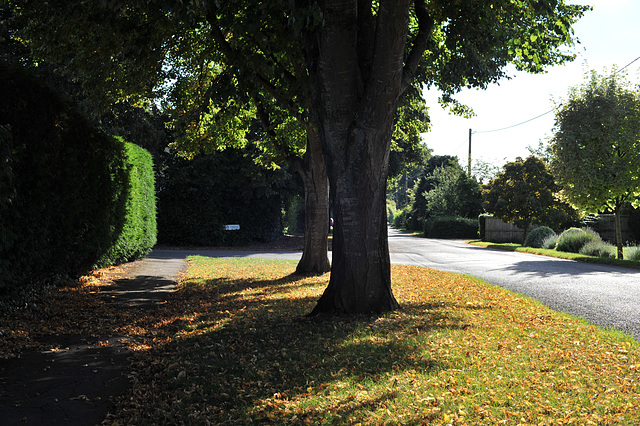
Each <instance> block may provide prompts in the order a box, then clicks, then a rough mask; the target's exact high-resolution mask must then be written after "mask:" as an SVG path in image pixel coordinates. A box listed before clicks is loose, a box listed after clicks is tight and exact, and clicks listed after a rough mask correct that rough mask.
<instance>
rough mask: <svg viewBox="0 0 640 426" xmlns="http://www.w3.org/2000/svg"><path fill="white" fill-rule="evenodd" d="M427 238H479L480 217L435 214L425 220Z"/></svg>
mask: <svg viewBox="0 0 640 426" xmlns="http://www.w3.org/2000/svg"><path fill="white" fill-rule="evenodd" d="M424 236H425V237H427V238H478V219H468V218H464V217H457V216H433V217H430V218H428V219H427V220H425V221H424Z"/></svg>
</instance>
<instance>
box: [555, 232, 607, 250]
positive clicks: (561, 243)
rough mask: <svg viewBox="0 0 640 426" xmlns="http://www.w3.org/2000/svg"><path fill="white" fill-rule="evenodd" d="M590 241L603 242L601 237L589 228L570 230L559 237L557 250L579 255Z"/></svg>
mask: <svg viewBox="0 0 640 426" xmlns="http://www.w3.org/2000/svg"><path fill="white" fill-rule="evenodd" d="M590 241H601V239H600V236H599V235H598V234H596V233H595V232H594V231H593V230H591V229H589V228H582V229H580V228H569V229H567V230H566V231H564V232H563V233H562V234H560V236H559V237H558V242H557V244H556V250H558V251H565V252H569V253H579V252H580V249H581V248H582V247H583V246H584V245H585V244H587V243H588V242H590Z"/></svg>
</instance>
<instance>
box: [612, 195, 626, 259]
mask: <svg viewBox="0 0 640 426" xmlns="http://www.w3.org/2000/svg"><path fill="white" fill-rule="evenodd" d="M621 207H622V201H618V202H617V203H616V208H615V210H614V213H615V219H616V249H617V253H618V259H623V258H624V254H623V250H622V223H621V220H620V208H621Z"/></svg>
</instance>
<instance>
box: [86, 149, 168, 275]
mask: <svg viewBox="0 0 640 426" xmlns="http://www.w3.org/2000/svg"><path fill="white" fill-rule="evenodd" d="M121 142H122V143H123V144H124V146H125V164H126V166H125V167H126V170H127V175H128V179H129V185H128V188H127V201H126V216H125V221H124V224H123V227H122V229H121V231H120V232H119V236H118V239H117V240H116V242H115V243H114V244H113V245H112V246H111V248H110V249H109V250H108V251H107V253H105V254H104V255H103V256H102V257H101V258H100V260H98V262H97V265H98V266H106V265H117V264H119V263H123V262H128V261H131V260H135V259H139V258H141V257H143V256H145V255H146V254H148V253H149V252H150V251H151V249H152V248H153V246H154V245H155V244H156V237H157V229H156V194H155V175H154V171H153V158H152V157H151V154H150V153H149V151H147V150H146V149H144V148H141V147H139V146H137V145H135V144H132V143H125V142H124V141H121Z"/></svg>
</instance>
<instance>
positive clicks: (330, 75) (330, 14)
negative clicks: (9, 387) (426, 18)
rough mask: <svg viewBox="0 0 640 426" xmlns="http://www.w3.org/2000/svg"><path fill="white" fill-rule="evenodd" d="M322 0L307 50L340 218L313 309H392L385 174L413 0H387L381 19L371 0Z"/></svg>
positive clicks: (315, 105) (336, 311) (333, 311)
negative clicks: (329, 263) (374, 12)
mask: <svg viewBox="0 0 640 426" xmlns="http://www.w3.org/2000/svg"><path fill="white" fill-rule="evenodd" d="M320 5H321V8H322V12H323V17H324V24H323V25H322V26H321V28H319V29H317V30H316V32H314V34H313V35H312V37H311V38H310V39H308V40H307V43H308V44H307V49H308V51H307V55H308V63H310V64H313V66H312V67H311V68H310V72H309V74H310V83H311V92H312V100H313V112H314V114H315V120H316V123H317V124H318V130H319V133H320V136H321V139H322V144H323V145H322V146H323V151H324V153H325V158H326V160H327V163H326V166H327V172H328V175H329V182H330V186H331V198H332V207H333V216H334V220H335V222H334V232H333V247H332V255H333V261H332V268H331V279H330V281H329V286H328V287H327V289H326V290H325V292H324V294H323V295H322V297H321V298H320V300H319V301H318V304H317V305H316V307H315V308H314V310H313V312H312V315H314V314H321V313H329V314H342V313H346V314H351V313H374V312H375V313H377V312H384V311H389V310H392V309H395V308H396V307H397V306H398V303H397V302H396V300H395V298H394V296H393V293H392V291H391V273H390V270H391V267H390V261H389V248H388V241H387V221H386V207H385V199H386V179H387V167H388V160H389V149H390V144H391V133H392V130H393V118H394V113H395V109H396V106H397V102H398V98H399V97H400V95H401V94H402V91H403V60H404V53H405V44H406V31H407V25H408V13H409V12H408V10H409V2H408V1H391V2H384V1H381V2H380V6H379V8H378V10H377V15H376V17H375V20H376V21H375V25H374V17H373V15H372V13H371V10H370V5H369V6H367V3H366V2H356V1H349V0H342V1H340V0H335V1H323V2H320ZM362 5H365V8H359V6H362ZM367 8H368V9H367Z"/></svg>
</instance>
